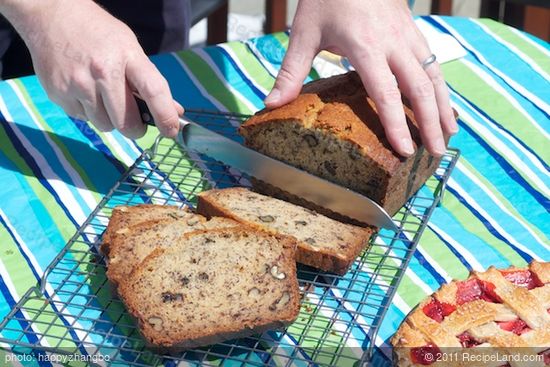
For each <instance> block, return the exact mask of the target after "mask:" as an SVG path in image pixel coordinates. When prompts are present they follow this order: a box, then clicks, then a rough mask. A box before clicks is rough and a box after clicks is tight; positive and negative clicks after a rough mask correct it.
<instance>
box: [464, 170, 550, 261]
mask: <svg viewBox="0 0 550 367" xmlns="http://www.w3.org/2000/svg"><path fill="white" fill-rule="evenodd" d="M456 168H458V169H459V170H460V171H461V172H462V173H463V174H464V175H465V176H466V177H468V178H469V179H470V180H472V182H473V183H474V184H475V185H476V186H477V187H478V188H480V189H481V190H482V191H483V192H484V193H485V194H486V195H487V196H488V197H489V199H491V200H492V201H493V203H495V205H497V206H498V207H499V208H500V210H502V211H503V212H504V213H505V214H507V215H509V216H510V217H512V218H514V219H515V221H516V222H518V223H519V224H520V225H521V226H522V227H523V228H524V229H525V231H527V232H528V233H529V234H530V235H531V236H533V237H534V238H535V239H536V240H537V242H538V243H539V244H540V245H541V246H542V247H546V248H547V249H548V250H550V246H548V245H547V243H548V241H547V240H546V241H544V240H543V239H541V238H540V237H539V236H538V235H537V234H536V233H535V232H534V231H533V230H532V229H531V228H530V227H529V225H528V224H527V222H525V221H524V220H523V219H522V218H521V217H519V216H517V215H514V214H512V212H510V211H509V210H508V209H507V208H506V207H505V206H504V204H503V203H502V202H501V201H500V200H499V199H498V198H497V197H496V196H495V194H493V192H491V190H490V189H489V188H488V187H487V186H486V185H485V184H483V182H481V180H480V179H479V178H477V177H476V176H475V175H474V173H473V172H471V171H470V170H469V169H468V168H467V167H466V166H465V165H464V164H463V163H461V162H460V161H458V162H457V164H456Z"/></svg>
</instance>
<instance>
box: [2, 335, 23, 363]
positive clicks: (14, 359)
mask: <svg viewBox="0 0 550 367" xmlns="http://www.w3.org/2000/svg"><path fill="white" fill-rule="evenodd" d="M0 336H1V337H2V338H5V336H3V335H2V334H0ZM11 347H12V345H9V344H6V343H2V342H0V348H2V349H3V350H4V352H5V353H6V355H5V357H4V363H5V365H6V366H7V365H8V363H7V362H10V364H9V365H10V366H23V365H22V364H21V363H19V360H18V358H17V356H18V355H20V354H15V353H12V352H11ZM8 356H10V357H8ZM8 358H9V359H10V360H8Z"/></svg>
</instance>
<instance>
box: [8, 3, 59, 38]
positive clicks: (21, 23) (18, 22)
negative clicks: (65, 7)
mask: <svg viewBox="0 0 550 367" xmlns="http://www.w3.org/2000/svg"><path fill="white" fill-rule="evenodd" d="M58 2H59V1H58V0H40V1H33V0H0V13H1V14H2V15H3V16H4V17H5V18H6V19H7V20H8V21H9V22H10V24H11V25H12V26H13V27H14V28H15V30H16V31H17V32H18V33H19V34H20V35H21V37H22V38H23V40H24V41H25V42H26V43H28V41H29V40H32V39H33V38H35V35H34V34H35V33H37V32H40V30H41V29H40V28H41V26H42V24H43V21H42V20H43V19H44V18H45V17H48V16H49V15H48V14H49V13H50V11H51V10H53V9H54V8H55V6H56V5H57V3H58Z"/></svg>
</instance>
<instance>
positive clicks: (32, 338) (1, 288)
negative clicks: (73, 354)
mask: <svg viewBox="0 0 550 367" xmlns="http://www.w3.org/2000/svg"><path fill="white" fill-rule="evenodd" d="M0 293H2V295H3V296H4V299H5V300H6V301H7V303H8V305H9V306H10V308H12V309H13V308H15V306H16V302H15V300H14V299H13V297H12V295H11V293H10V291H9V289H8V287H7V285H6V283H5V282H4V279H3V278H2V277H0ZM15 318H17V322H18V324H19V325H20V326H21V331H20V332H19V331H18V332H17V337H11V339H13V340H17V339H18V337H19V336H21V334H23V335H24V336H25V338H26V339H27V341H28V343H29V344H33V345H38V337H37V336H36V334H34V332H32V333H30V332H25V333H24V332H23V330H32V329H31V328H30V323H29V322H28V321H27V320H26V317H25V315H23V313H22V312H21V311H17V312H15ZM6 331H7V330H4V333H5V332H6ZM12 332H13V333H15V331H11V332H9V333H5V334H4V335H2V336H3V337H4V338H6V339H8V338H10V336H9V334H11V333H12ZM21 342H23V343H24V342H25V341H24V340H23V339H21ZM10 347H11V348H15V347H16V345H14V344H11V345H10ZM20 349H22V350H25V349H26V348H20ZM33 352H35V353H36V354H39V355H41V356H45V355H46V353H45V352H43V351H41V350H38V349H33ZM33 362H36V363H38V365H39V366H45V367H48V366H52V364H51V363H49V362H44V361H38V359H37V358H36V357H35V359H34V360H33Z"/></svg>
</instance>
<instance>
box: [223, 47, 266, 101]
mask: <svg viewBox="0 0 550 367" xmlns="http://www.w3.org/2000/svg"><path fill="white" fill-rule="evenodd" d="M218 47H219V48H222V49H224V50H225V52H227V54H228V55H229V57H231V60H233V62H234V63H235V64H237V66H238V67H239V70H240V71H241V72H242V73H243V74H244V75H245V76H246V79H248V81H249V82H250V83H252V84H254V86H255V87H256V88H257V89H258V90H259V91H260V92H262V93H263V94H264V96H266V95H267V94H268V93H269V91H268V90H267V89H265V88H264V87H263V86H261V85H260V84H258V83H256V82H255V80H254V77H253V76H252V75H250V73H249V72H248V70H246V68H245V67H244V66H243V64H242V63H241V61H240V60H239V58H238V57H237V55H236V54H235V52H234V51H233V49H232V48H231V47H230V46H229V44H227V43H222V44H220V45H218Z"/></svg>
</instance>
